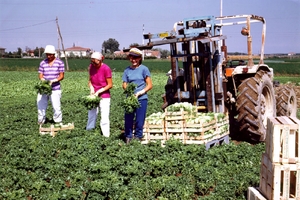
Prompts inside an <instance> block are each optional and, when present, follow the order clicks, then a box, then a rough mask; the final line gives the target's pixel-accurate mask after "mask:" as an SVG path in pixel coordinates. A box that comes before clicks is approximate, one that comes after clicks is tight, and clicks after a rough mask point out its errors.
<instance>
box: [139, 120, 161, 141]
mask: <svg viewBox="0 0 300 200" xmlns="http://www.w3.org/2000/svg"><path fill="white" fill-rule="evenodd" d="M143 133H144V137H143V139H142V140H143V141H142V142H143V143H148V142H149V141H150V140H166V139H167V134H166V132H165V121H164V120H163V121H162V123H161V124H158V125H155V124H150V123H149V122H148V121H147V120H146V121H145V125H144V130H143Z"/></svg>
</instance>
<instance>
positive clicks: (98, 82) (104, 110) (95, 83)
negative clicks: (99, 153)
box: [86, 52, 113, 137]
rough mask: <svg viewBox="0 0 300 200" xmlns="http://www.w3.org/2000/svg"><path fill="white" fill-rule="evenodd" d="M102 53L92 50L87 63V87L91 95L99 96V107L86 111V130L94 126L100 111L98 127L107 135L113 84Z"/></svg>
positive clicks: (108, 132)
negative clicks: (89, 60)
mask: <svg viewBox="0 0 300 200" xmlns="http://www.w3.org/2000/svg"><path fill="white" fill-rule="evenodd" d="M103 59H104V58H103V55H102V54H101V53H99V52H94V53H93V54H92V56H91V64H90V65H89V68H88V70H89V83H88V85H89V88H90V94H91V95H97V96H99V97H100V98H101V101H100V103H99V107H97V108H94V109H92V110H89V111H88V122H87V126H86V130H92V129H94V128H95V126H96V121H97V116H98V113H99V109H100V113H101V120H100V127H101V131H102V134H103V135H104V136H105V137H109V134H110V123H109V112H110V91H109V90H110V89H111V88H112V86H113V83H112V72H111V69H110V68H109V66H108V65H106V64H105V63H103V62H102V61H103Z"/></svg>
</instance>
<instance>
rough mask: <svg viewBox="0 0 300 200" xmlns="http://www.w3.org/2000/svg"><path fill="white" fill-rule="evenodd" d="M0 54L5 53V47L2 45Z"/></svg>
mask: <svg viewBox="0 0 300 200" xmlns="http://www.w3.org/2000/svg"><path fill="white" fill-rule="evenodd" d="M0 54H2V55H3V54H5V48H3V47H0Z"/></svg>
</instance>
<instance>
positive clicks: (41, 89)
mask: <svg viewBox="0 0 300 200" xmlns="http://www.w3.org/2000/svg"><path fill="white" fill-rule="evenodd" d="M34 89H36V90H37V92H38V93H40V94H47V95H51V94H52V87H51V85H50V81H47V80H44V81H39V82H37V83H36V85H35V86H34Z"/></svg>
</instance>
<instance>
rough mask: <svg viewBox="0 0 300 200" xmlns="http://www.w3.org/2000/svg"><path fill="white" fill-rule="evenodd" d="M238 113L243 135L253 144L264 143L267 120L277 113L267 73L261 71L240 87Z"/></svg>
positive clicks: (271, 85)
mask: <svg viewBox="0 0 300 200" xmlns="http://www.w3.org/2000/svg"><path fill="white" fill-rule="evenodd" d="M237 111H238V118H237V122H238V123H239V128H240V132H241V134H243V136H244V137H246V139H248V140H250V141H252V142H259V141H264V140H265V138H266V127H267V118H268V117H270V116H272V117H275V113H276V105H275V95H274V90H273V84H272V81H271V78H270V76H269V75H268V74H267V73H266V72H264V71H259V72H257V74H256V75H255V76H254V77H251V78H247V79H245V80H244V81H243V82H242V83H241V84H240V85H239V86H238V95H237Z"/></svg>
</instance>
